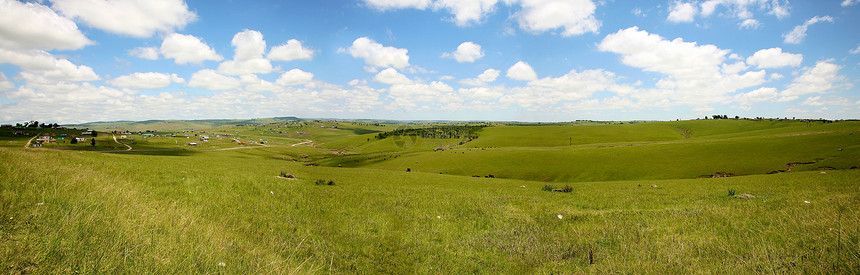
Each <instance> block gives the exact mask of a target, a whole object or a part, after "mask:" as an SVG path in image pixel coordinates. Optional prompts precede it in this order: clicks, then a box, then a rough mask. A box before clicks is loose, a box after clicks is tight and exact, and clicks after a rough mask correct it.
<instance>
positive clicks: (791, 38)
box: [782, 16, 833, 44]
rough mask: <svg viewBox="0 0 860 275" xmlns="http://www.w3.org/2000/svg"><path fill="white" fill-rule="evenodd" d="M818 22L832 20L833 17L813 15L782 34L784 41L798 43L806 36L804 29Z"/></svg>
mask: <svg viewBox="0 0 860 275" xmlns="http://www.w3.org/2000/svg"><path fill="white" fill-rule="evenodd" d="M818 22H833V17H830V16H815V17H812V18H810V19H809V20H806V22H804V23H803V24H800V25H797V26H795V27H794V29H792V30H791V31H790V32H788V33H785V34H783V35H782V37H783V38H784V39H785V43H788V44H800V43H801V42H803V39H804V38H806V31H807V30H808V29H809V26H811V25H812V24H815V23H818Z"/></svg>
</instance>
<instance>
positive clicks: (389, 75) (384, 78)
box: [373, 68, 412, 85]
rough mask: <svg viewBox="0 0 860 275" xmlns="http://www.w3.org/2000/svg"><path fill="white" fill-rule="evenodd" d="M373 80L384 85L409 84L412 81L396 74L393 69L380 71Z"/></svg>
mask: <svg viewBox="0 0 860 275" xmlns="http://www.w3.org/2000/svg"><path fill="white" fill-rule="evenodd" d="M373 79H374V80H376V81H379V82H381V83H385V84H392V85H393V84H411V83H412V80H410V79H409V78H408V77H406V76H405V75H403V74H401V73H399V72H397V70H395V69H394V68H388V69H385V70H382V71H381V72H379V73H378V74H376V76H374V77H373Z"/></svg>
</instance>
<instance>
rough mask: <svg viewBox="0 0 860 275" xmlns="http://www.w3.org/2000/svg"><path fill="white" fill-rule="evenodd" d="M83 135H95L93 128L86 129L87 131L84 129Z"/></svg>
mask: <svg viewBox="0 0 860 275" xmlns="http://www.w3.org/2000/svg"><path fill="white" fill-rule="evenodd" d="M81 135H82V136H92V135H93V130H86V131H84V132H83V133H81Z"/></svg>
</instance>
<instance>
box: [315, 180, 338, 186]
mask: <svg viewBox="0 0 860 275" xmlns="http://www.w3.org/2000/svg"><path fill="white" fill-rule="evenodd" d="M314 184H316V185H334V181H333V180H328V181H326V180H324V179H318V180H317V181H315V182H314Z"/></svg>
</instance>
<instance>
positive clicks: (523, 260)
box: [0, 120, 860, 274]
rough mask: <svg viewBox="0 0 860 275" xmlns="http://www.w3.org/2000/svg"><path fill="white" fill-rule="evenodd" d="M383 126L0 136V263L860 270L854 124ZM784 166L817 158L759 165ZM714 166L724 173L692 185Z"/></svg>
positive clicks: (129, 268)
mask: <svg viewBox="0 0 860 275" xmlns="http://www.w3.org/2000/svg"><path fill="white" fill-rule="evenodd" d="M332 126H335V128H332ZM130 127H135V125H130ZM397 127H399V125H393V124H387V125H379V124H375V123H362V122H337V123H335V122H303V123H294V122H276V123H268V124H254V125H245V126H236V125H235V124H232V125H225V126H220V127H216V128H212V129H202V128H201V129H196V128H195V131H193V132H184V131H183V132H178V133H176V134H178V135H176V136H174V133H170V134H169V135H167V134H165V135H161V136H159V137H154V136H151V137H146V139H147V140H146V141H144V140H143V136H139V135H135V136H134V138H135V142H138V144H134V145H131V146H133V147H134V146H137V145H141V146H142V147H141V149H137V148H135V149H133V150H124V149H123V148H125V147H124V146H122V145H121V144H119V143H123V144H125V143H128V144H130V143H129V141H123V140H118V141H117V142H116V143H114V141H113V140H112V139H111V140H104V141H101V142H104V145H105V147H108V146H109V145H111V143H113V144H114V147H117V148H119V149H117V150H107V151H106V152H90V151H82V149H76V148H67V149H63V150H59V149H50V148H48V147H43V148H31V149H24V148H23V144H24V142H26V141H27V138H26V137H20V136H16V137H13V136H3V135H0V143H2V144H4V145H5V146H0V159H2V160H4V161H2V162H0V273H4V274H16V273H73V272H80V273H167V274H172V273H398V274H402V273H518V274H521V273H573V274H581V273H641V272H653V273H660V274H665V273H673V274H677V273H718V272H719V273H730V274H734V273H827V274H833V273H842V274H845V273H854V272H855V271H856V270H860V169H850V168H851V167H853V166H858V165H860V152H858V151H860V148H858V145H860V142H858V139H857V138H858V137H857V135H860V134H854V132H857V130H858V129H860V124H858V123H856V122H838V123H827V124H824V123H812V124H806V123H804V122H776V121H734V120H725V121H711V120H709V121H681V122H648V123H636V124H623V125H621V124H612V125H552V126H503V125H497V126H493V127H487V128H484V129H483V130H482V131H480V132H479V136H478V138H477V139H474V140H471V141H468V142H465V140H459V139H438V138H436V139H434V138H414V139H413V138H411V137H388V138H386V139H381V140H377V139H374V138H373V136H375V135H376V134H377V133H380V132H385V131H390V130H392V129H395V128H397ZM678 128H686V129H692V135H691V136H690V137H683V136H682V135H681V130H678ZM173 129H178V128H173ZM152 130H159V131H163V132H169V129H152ZM45 131H49V130H45ZM195 135H196V136H195ZM202 135H207V136H209V137H210V139H209V141H200V140H199V139H200V138H201V136H202ZM216 136H218V137H220V138H216ZM571 137H572V138H573V139H574V140H578V143H577V142H575V143H574V145H573V146H569V145H568V141H569V139H570V138H571ZM595 137H602V138H595ZM404 138H405V139H406V140H408V142H405V143H404V142H398V143H395V139H400V141H403V140H404ZM188 140H196V141H197V142H198V143H206V144H205V145H203V144H201V145H198V146H195V147H190V146H187V145H182V142H187V141H188ZM235 140H238V141H240V142H242V143H245V144H243V145H240V144H239V142H236V141H235ZM518 140H519V142H518ZM559 140H560V141H559ZM252 141H253V142H257V143H255V144H252V143H251V142H252ZM261 141H266V143H260V142H261ZM461 142H464V143H463V144H460V143H461ZM404 144H406V145H404ZM143 145H146V146H143ZM440 145H441V146H440ZM440 147H443V148H444V151H442V150H436V151H434V150H435V149H439V148H440ZM840 148H841V149H842V150H841V151H840V150H839V149H840ZM816 159H819V160H817V161H816ZM790 162H814V163H810V164H804V165H796V166H794V167H793V169H792V170H791V171H786V172H781V173H776V174H766V173H767V172H770V171H773V170H786V169H787V163H790ZM315 164H317V165H320V166H313V165H315ZM337 165H341V166H343V167H336V166H337ZM406 168H410V169H411V170H412V171H414V172H406ZM812 170H815V171H812ZM439 172H442V174H439ZM715 172H729V173H733V174H735V175H736V176H733V177H727V178H698V177H699V176H701V175H704V174H713V173H715ZM282 173H284V174H291V175H293V176H294V177H295V178H296V179H286V178H280V177H278V176H280V175H281V174H282ZM490 173H493V174H494V175H495V176H496V178H483V177H481V178H474V177H470V176H471V175H472V174H478V175H481V176H484V175H486V174H490ZM319 179H322V180H324V181H326V182H328V181H332V182H333V183H334V185H317V184H315V182H316V181H317V180H319ZM546 185H551V186H552V188H550V189H563V187H564V186H569V187H570V190H571V192H569V193H563V192H548V191H543V190H542V189H544V187H545V186H546ZM730 193H735V194H736V195H740V194H751V195H752V196H754V197H752V198H739V197H735V196H730Z"/></svg>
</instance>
